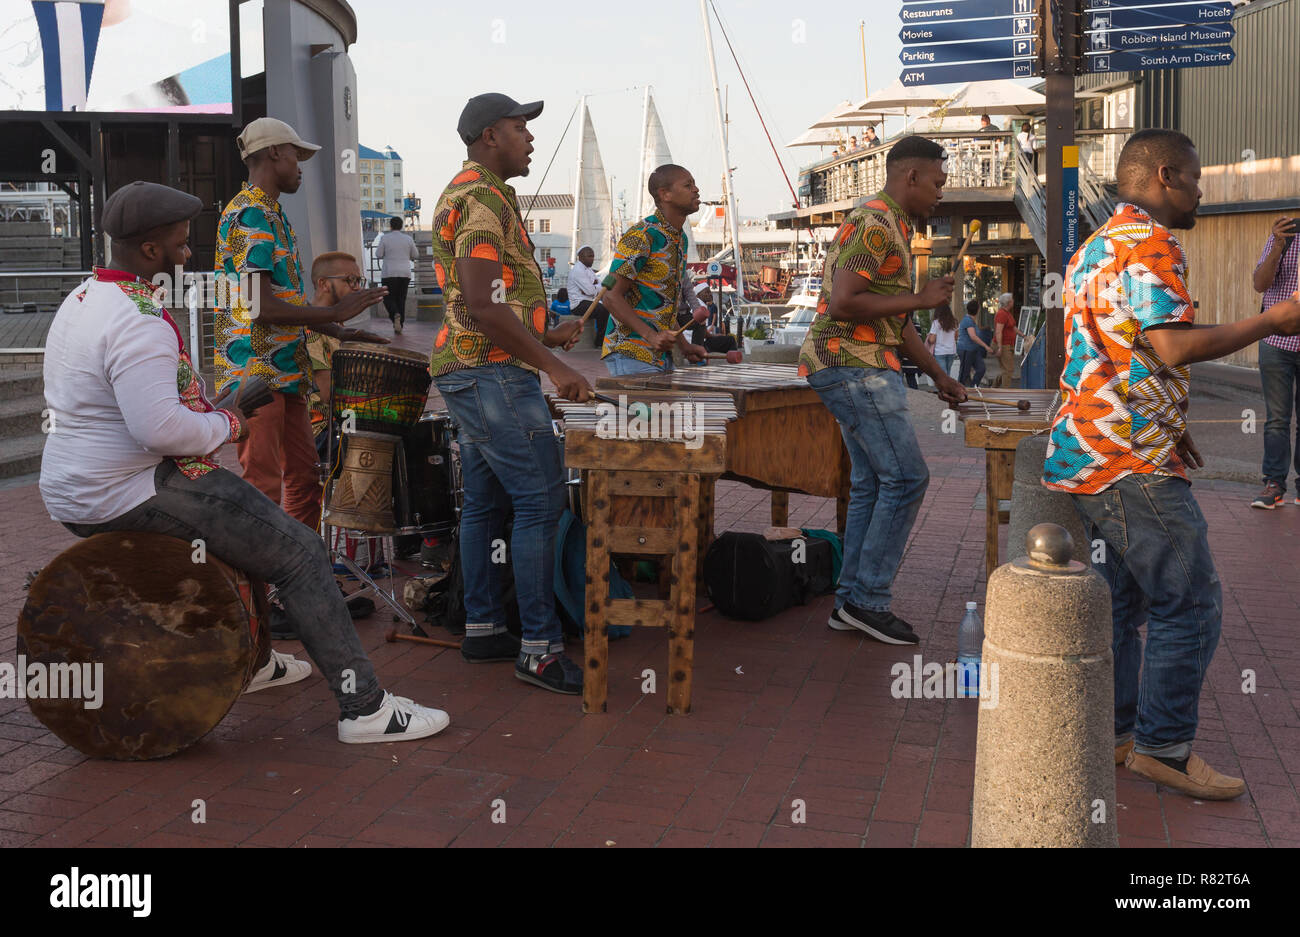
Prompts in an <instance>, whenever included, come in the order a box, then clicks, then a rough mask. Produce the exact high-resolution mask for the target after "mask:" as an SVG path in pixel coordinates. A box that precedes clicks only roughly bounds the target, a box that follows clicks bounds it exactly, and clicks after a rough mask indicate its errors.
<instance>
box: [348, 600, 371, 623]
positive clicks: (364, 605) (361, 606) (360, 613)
mask: <svg viewBox="0 0 1300 937" xmlns="http://www.w3.org/2000/svg"><path fill="white" fill-rule="evenodd" d="M347 606H348V614H349V615H351V616H352V619H353V621H355V620H356V619H358V618H369V617H370V616H371V615H373V614H374V613H375V603H374V602H372V601H371V600H370V599H368V598H366V597H365V596H364V595H354V596H350V597H349V598H348V600H347Z"/></svg>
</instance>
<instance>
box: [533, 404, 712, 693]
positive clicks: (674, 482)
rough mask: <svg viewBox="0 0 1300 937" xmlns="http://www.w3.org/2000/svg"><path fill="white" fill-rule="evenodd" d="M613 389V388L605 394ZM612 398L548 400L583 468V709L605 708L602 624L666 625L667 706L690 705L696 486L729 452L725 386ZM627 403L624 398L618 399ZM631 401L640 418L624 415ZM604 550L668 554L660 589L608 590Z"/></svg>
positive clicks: (568, 450) (568, 454) (572, 456)
mask: <svg viewBox="0 0 1300 937" xmlns="http://www.w3.org/2000/svg"><path fill="white" fill-rule="evenodd" d="M611 396H614V395H611ZM618 396H619V397H623V398H625V400H620V403H619V405H617V406H616V405H613V404H610V403H608V402H601V403H589V404H575V403H569V402H567V401H562V400H558V399H555V398H552V399H551V410H552V412H553V413H554V414H555V415H556V416H557V417H558V418H559V419H561V420H563V422H564V443H565V446H564V448H565V464H566V466H567V467H568V468H570V469H579V470H581V471H582V472H583V473H584V475H585V477H586V492H585V497H584V499H583V504H584V506H585V513H586V521H587V594H586V614H585V619H586V621H585V631H586V637H585V647H584V650H585V652H586V653H585V664H584V668H583V669H584V675H583V690H582V709H583V712H587V713H593V712H604V711H605V706H606V699H607V696H608V690H609V636H608V631H607V628H608V626H609V625H640V626H643V627H665V628H667V629H668V675H669V682H668V711H669V712H670V713H678V714H681V713H688V712H690V711H691V676H692V669H693V661H694V654H695V651H694V647H695V601H696V599H695V589H696V568H697V563H698V558H699V554H700V551H701V550H702V549H703V548H704V547H705V546H707V542H706V541H704V540H702V536H703V533H704V531H703V522H702V520H701V518H702V514H703V510H702V498H703V490H704V488H705V486H706V484H707V486H708V488H709V490H710V491H711V490H712V485H713V480H714V479H716V478H717V477H718V476H719V475H721V474H722V472H723V471H724V469H725V467H726V461H727V427H728V425H729V424H730V423H732V422H734V421H735V419H736V408H735V404H734V403H733V402H732V399H731V397H730V396H729V395H727V394H705V393H679V392H672V391H632V392H628V391H624V392H621V393H619V394H618ZM624 402H625V403H626V404H627V406H623V403H624ZM634 405H638V406H643V407H645V408H646V410H647V411H648V412H649V415H650V419H649V420H648V421H642V422H638V417H639V415H632V414H629V413H628V411H629V409H630V408H631V407H633V406H634ZM611 556H658V557H670V558H671V566H672V571H671V576H670V578H669V583H670V588H669V594H668V598H667V599H665V600H643V599H611V598H610V596H609V564H610V557H611Z"/></svg>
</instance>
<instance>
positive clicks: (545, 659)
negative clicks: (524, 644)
mask: <svg viewBox="0 0 1300 937" xmlns="http://www.w3.org/2000/svg"><path fill="white" fill-rule="evenodd" d="M515 676H516V677H518V678H519V679H520V680H522V681H524V682H525V683H531V684H533V685H535V686H539V687H542V688H543V689H545V690H550V691H551V692H552V693H563V694H565V695H566V696H577V695H578V694H579V693H581V692H582V668H581V667H579V666H578V665H577V664H575V663H574V662H573V661H571V660H569V658H567V657H565V656H564V655H563V654H526V655H524V656H522V657H520V658H519V659H518V660H517V661H516V662H515Z"/></svg>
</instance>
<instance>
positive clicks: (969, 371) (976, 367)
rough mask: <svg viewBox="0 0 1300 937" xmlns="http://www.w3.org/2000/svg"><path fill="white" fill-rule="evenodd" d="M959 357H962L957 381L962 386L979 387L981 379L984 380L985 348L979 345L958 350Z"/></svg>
mask: <svg viewBox="0 0 1300 937" xmlns="http://www.w3.org/2000/svg"><path fill="white" fill-rule="evenodd" d="M957 357H959V358H961V371H960V372H958V375H957V383H959V384H961V386H962V387H979V386H980V381H982V380H984V371H985V367H984V349H983V348H978V347H977V348H970V349H965V350H961V351H958V352H957Z"/></svg>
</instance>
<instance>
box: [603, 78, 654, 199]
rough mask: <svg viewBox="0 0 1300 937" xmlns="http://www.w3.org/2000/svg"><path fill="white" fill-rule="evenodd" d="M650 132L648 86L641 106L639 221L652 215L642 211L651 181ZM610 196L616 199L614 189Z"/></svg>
mask: <svg viewBox="0 0 1300 937" xmlns="http://www.w3.org/2000/svg"><path fill="white" fill-rule="evenodd" d="M649 130H650V86H649V85H646V86H645V103H643V104H642V105H641V150H640V153H641V165H640V166H639V167H637V171H636V172H637V175H636V192H637V194H636V206H637V209H636V210H637V219H638V220H640V219H641V218H644V217H645V216H646V215H648V214H650V213H649V212H644V211H642V210H641V209H642V208H643V207H644V206H645V199H646V186H647V185H648V184H649V182H650V180H649V179H648V178H647V177H646V172H645V141H646V133H647V132H648V131H649ZM609 196H610V198H611V199H613V197H614V190H613V189H612V188H611V189H610V190H609Z"/></svg>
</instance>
